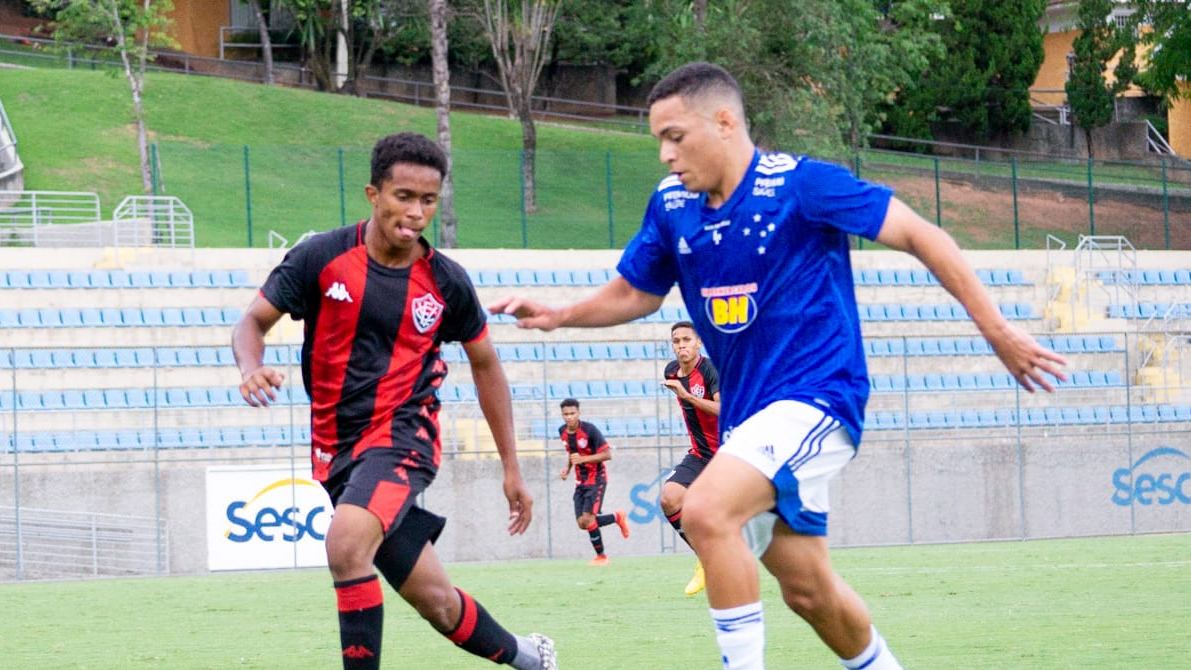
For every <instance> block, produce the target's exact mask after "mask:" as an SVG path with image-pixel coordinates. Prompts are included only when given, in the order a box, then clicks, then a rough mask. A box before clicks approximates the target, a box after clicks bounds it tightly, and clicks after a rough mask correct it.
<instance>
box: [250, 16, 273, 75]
mask: <svg viewBox="0 0 1191 670" xmlns="http://www.w3.org/2000/svg"><path fill="white" fill-rule="evenodd" d="M265 1H266V2H268V0H265ZM247 2H248V6H249V7H251V8H252V15H253V16H255V17H256V30H257V33H259V34H260V40H261V58H263V59H264V62H265V63H264V64H265V84H266V85H269V86H272V85H273V40H272V39H270V37H269V22H268V21H267V20H265V13H264V12H263V11H261V0H247Z"/></svg>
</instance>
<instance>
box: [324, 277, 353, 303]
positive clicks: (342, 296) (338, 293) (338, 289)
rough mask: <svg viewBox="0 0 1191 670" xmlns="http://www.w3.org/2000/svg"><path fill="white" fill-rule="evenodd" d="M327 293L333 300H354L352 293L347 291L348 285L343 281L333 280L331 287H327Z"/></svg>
mask: <svg viewBox="0 0 1191 670" xmlns="http://www.w3.org/2000/svg"><path fill="white" fill-rule="evenodd" d="M325 295H326V296H327V297H328V298H330V299H331V300H338V301H339V302H351V301H352V296H351V294H350V293H348V292H347V287H346V286H344V285H343V282H341V281H337V282H332V283H331V288H329V289H327V292H326V294H325Z"/></svg>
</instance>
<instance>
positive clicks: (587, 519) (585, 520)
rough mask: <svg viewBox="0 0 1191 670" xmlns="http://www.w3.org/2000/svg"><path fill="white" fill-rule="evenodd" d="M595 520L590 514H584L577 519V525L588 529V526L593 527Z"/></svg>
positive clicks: (581, 528)
mask: <svg viewBox="0 0 1191 670" xmlns="http://www.w3.org/2000/svg"><path fill="white" fill-rule="evenodd" d="M593 521H595V517H593V516H592V515H590V514H584V515H583V516H581V517H579V518H578V519H575V525H576V526H579V530H587V529H588V528H591V524H592V522H593Z"/></svg>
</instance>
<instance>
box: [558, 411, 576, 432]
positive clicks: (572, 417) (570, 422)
mask: <svg viewBox="0 0 1191 670" xmlns="http://www.w3.org/2000/svg"><path fill="white" fill-rule="evenodd" d="M562 420H563V421H564V422H566V424H567V430H570V431H574V430H575V429H576V428H578V427H579V408H578V407H563V408H562Z"/></svg>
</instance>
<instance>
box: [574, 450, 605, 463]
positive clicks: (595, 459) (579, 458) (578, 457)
mask: <svg viewBox="0 0 1191 670" xmlns="http://www.w3.org/2000/svg"><path fill="white" fill-rule="evenodd" d="M610 460H612V449H611V448H608V449H602V450H600V451H597V452H595V453H594V454H588V455H586V456H584V455H582V454H571V464H572V465H580V464H583V463H603V462H604V461H610Z"/></svg>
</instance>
